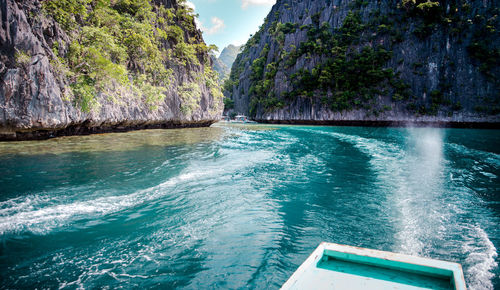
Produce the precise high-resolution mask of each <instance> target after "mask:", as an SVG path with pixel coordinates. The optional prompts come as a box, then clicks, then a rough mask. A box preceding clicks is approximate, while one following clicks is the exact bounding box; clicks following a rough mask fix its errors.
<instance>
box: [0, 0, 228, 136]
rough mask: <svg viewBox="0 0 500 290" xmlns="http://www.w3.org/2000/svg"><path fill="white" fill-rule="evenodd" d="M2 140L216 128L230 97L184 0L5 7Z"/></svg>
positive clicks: (60, 1) (4, 2) (33, 0)
mask: <svg viewBox="0 0 500 290" xmlns="http://www.w3.org/2000/svg"><path fill="white" fill-rule="evenodd" d="M0 8H1V9H0V21H1V26H0V80H1V81H0V139H2V140H6V139H7V140H16V139H17V140H20V139H34V138H47V137H51V136H59V135H67V134H86V133H92V132H106V131H115V130H128V129H135V128H169V127H185V126H203V125H209V124H211V123H213V122H214V121H216V120H218V119H219V118H220V115H221V113H222V110H223V104H222V94H221V92H220V88H219V87H218V84H217V80H216V74H215V73H213V71H212V69H211V62H210V60H209V49H208V48H207V46H206V45H205V44H204V42H203V39H202V36H201V32H200V31H199V30H198V29H197V28H196V26H195V23H194V16H193V12H192V11H191V10H189V8H187V6H185V5H184V1H183V0H180V1H177V0H153V1H149V0H137V1H125V0H117V1H106V0H97V1H89V0H82V1H73V0H48V1H39V0H16V1H14V0H0Z"/></svg>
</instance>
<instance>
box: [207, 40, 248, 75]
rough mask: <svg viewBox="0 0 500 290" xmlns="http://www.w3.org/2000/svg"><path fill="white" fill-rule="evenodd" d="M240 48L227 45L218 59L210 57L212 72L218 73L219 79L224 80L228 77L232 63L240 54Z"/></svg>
mask: <svg viewBox="0 0 500 290" xmlns="http://www.w3.org/2000/svg"><path fill="white" fill-rule="evenodd" d="M240 49H241V46H236V45H232V44H230V45H228V46H227V47H225V48H224V49H223V50H222V52H221V54H220V56H219V58H216V57H215V56H212V61H213V63H214V70H215V71H216V72H218V73H219V78H220V79H221V80H224V79H226V78H228V77H229V73H230V72H231V66H233V62H234V60H235V59H236V56H237V55H238V53H239V52H240Z"/></svg>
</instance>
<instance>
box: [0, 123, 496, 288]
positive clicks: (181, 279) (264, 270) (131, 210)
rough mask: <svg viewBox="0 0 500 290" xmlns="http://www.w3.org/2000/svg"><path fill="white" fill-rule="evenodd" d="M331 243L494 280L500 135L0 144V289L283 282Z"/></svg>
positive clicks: (169, 136)
mask: <svg viewBox="0 0 500 290" xmlns="http://www.w3.org/2000/svg"><path fill="white" fill-rule="evenodd" d="M322 241H327V242H333V243H340V244H347V245H354V246H361V247H367V248H373V249H379V250H386V251H394V252H399V253H406V254H412V255H418V256H424V257H431V258H436V259H442V260H447V261H454V262H458V263H461V264H462V266H463V268H464V273H465V279H466V282H467V284H468V287H469V288H471V289H494V288H499V287H500V278H499V274H500V270H499V266H498V263H499V257H498V250H497V249H498V248H499V247H500V131H495V130H471V129H436V128H364V127H313V126H274V125H241V126H237V125H235V126H229V125H222V124H216V125H213V126H212V127H210V128H198V129H181V130H146V131H136V132H129V133H116V134H102V135H92V136H75V137H63V138H56V139H51V140H47V141H32V142H31V141H30V142H10V143H0V288H35V287H38V288H68V289H73V288H101V287H110V288H116V287H126V288H134V287H147V288H151V287H153V288H154V287H160V288H191V289H200V288H202V289H203V288H257V289H267V288H279V286H281V285H282V284H283V283H284V282H285V281H286V279H287V278H288V277H289V276H290V275H291V274H292V273H293V272H294V271H295V270H296V268H297V267H298V266H299V265H300V264H301V263H302V262H303V261H304V260H305V259H306V258H307V256H308V255H309V254H310V253H311V252H312V251H313V250H314V249H315V248H316V247H317V246H318V244H319V243H320V242H322Z"/></svg>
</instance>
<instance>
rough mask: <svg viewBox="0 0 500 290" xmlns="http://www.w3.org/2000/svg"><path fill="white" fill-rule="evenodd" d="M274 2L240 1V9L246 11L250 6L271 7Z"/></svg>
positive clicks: (269, 0) (260, 0) (258, 0)
mask: <svg viewBox="0 0 500 290" xmlns="http://www.w3.org/2000/svg"><path fill="white" fill-rule="evenodd" d="M274 3H276V0H241V8H243V9H247V7H248V6H250V5H273V4H274Z"/></svg>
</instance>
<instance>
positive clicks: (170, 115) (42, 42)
mask: <svg viewBox="0 0 500 290" xmlns="http://www.w3.org/2000/svg"><path fill="white" fill-rule="evenodd" d="M156 2H158V3H161V4H163V5H166V7H168V8H170V7H173V8H176V7H177V1H174V0H163V1H160V0H157V1H156ZM0 8H1V9H0V22H1V26H0V51H1V53H0V140H11V139H36V138H47V137H50V136H59V135H68V134H87V133H95V132H108V131H114V130H125V129H141V128H173V127H187V126H207V125H210V124H211V123H213V122H215V121H217V120H219V119H220V117H221V114H222V110H223V104H222V100H221V99H215V98H214V96H213V95H212V94H211V93H210V91H209V89H208V88H207V86H206V84H205V82H204V81H202V80H196V78H195V77H194V75H196V74H202V73H203V72H204V65H203V64H201V65H199V66H190V67H188V68H185V67H181V66H176V65H175V64H171V63H165V65H166V66H167V67H170V68H173V71H174V75H173V78H172V79H173V81H172V84H171V86H170V87H168V88H165V94H166V97H165V100H164V101H163V102H162V103H160V104H159V105H158V108H157V109H151V108H150V107H149V106H148V105H147V104H146V102H145V100H144V99H143V98H142V97H141V96H137V95H135V94H134V93H133V92H131V91H121V92H120V93H119V97H118V98H113V97H112V96H110V95H108V94H106V93H101V94H99V95H98V96H97V101H98V103H99V104H100V108H99V109H98V110H95V111H91V112H89V113H85V112H82V111H81V110H80V108H79V107H78V106H76V105H75V104H74V103H73V102H72V101H70V100H68V99H67V98H65V92H67V91H68V85H69V81H68V80H67V79H65V78H64V76H62V75H61V74H60V73H58V72H57V70H56V69H55V68H54V67H53V66H52V65H51V62H50V60H51V59H53V58H54V57H55V56H54V54H53V52H52V50H51V47H52V44H53V43H55V42H58V43H60V44H61V43H68V42H69V39H70V38H69V36H68V35H67V34H66V33H65V32H64V31H63V30H62V29H61V28H60V27H59V25H58V24H57V23H56V22H55V21H54V20H53V19H52V18H50V17H48V16H45V15H44V14H43V13H42V12H41V3H40V1H39V0H27V1H14V0H0ZM28 13H31V15H35V16H33V19H30V20H28V19H27V15H28ZM186 33H188V32H186ZM190 36H193V37H195V38H196V39H198V40H199V41H203V40H202V37H201V32H200V31H199V30H198V31H197V34H196V35H190ZM166 45H168V43H167V44H166ZM60 47H61V49H64V46H60ZM16 51H23V52H26V53H27V54H28V55H29V56H31V60H30V61H29V62H27V63H24V64H17V63H16V60H15V53H16ZM60 53H62V54H64V53H65V51H60ZM185 82H197V83H198V85H199V86H200V89H201V100H200V102H199V106H198V107H197V108H196V109H195V110H194V111H193V112H192V114H189V115H185V114H183V113H182V112H181V110H180V106H181V104H182V102H183V101H182V100H181V98H180V96H179V93H178V87H179V86H180V85H182V84H183V83H185Z"/></svg>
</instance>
